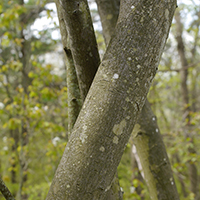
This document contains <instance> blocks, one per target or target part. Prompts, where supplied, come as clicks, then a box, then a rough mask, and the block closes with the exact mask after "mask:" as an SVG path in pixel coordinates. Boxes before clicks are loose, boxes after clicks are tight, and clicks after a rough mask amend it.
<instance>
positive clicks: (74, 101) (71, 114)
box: [56, 1, 82, 137]
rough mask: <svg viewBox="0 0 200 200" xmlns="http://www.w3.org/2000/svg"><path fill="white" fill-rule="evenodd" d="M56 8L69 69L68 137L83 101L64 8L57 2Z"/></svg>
mask: <svg viewBox="0 0 200 200" xmlns="http://www.w3.org/2000/svg"><path fill="white" fill-rule="evenodd" d="M56 8H57V13H58V19H59V26H60V33H61V38H62V44H63V49H64V51H65V56H66V57H65V58H66V67H67V94H68V137H69V136H70V133H71V130H72V128H73V126H74V124H75V122H76V119H77V117H78V114H79V112H80V109H81V106H82V101H81V97H80V90H79V86H78V80H77V75H76V69H75V66H74V61H73V57H72V53H71V50H70V47H69V46H70V45H69V39H68V32H67V27H66V25H65V22H64V18H65V16H64V13H63V12H62V10H63V9H62V7H61V5H60V4H59V3H58V1H56Z"/></svg>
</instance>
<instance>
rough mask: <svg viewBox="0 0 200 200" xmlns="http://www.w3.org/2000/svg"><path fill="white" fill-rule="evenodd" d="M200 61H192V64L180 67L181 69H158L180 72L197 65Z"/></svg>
mask: <svg viewBox="0 0 200 200" xmlns="http://www.w3.org/2000/svg"><path fill="white" fill-rule="evenodd" d="M199 63H200V61H198V62H196V63H192V64H190V65H188V66H185V67H184V68H180V69H164V70H158V72H180V71H183V70H188V69H189V68H192V67H195V66H196V65H198V64H199Z"/></svg>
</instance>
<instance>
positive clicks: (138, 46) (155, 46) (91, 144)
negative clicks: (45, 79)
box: [47, 0, 176, 200]
mask: <svg viewBox="0 0 200 200" xmlns="http://www.w3.org/2000/svg"><path fill="white" fill-rule="evenodd" d="M60 2H62V3H63V5H64V3H65V2H63V1H60ZM175 8H176V1H175V0H174V1H171V2H165V1H158V0H154V1H151V2H149V1H148V2H147V1H146V0H145V1H135V2H134V4H133V2H132V1H126V2H125V1H122V4H121V11H120V17H119V20H118V23H117V26H116V31H115V33H114V35H113V37H112V39H111V42H110V44H109V46H108V49H107V52H106V54H105V56H104V59H103V61H102V63H101V65H100V68H99V70H98V72H97V74H96V76H95V79H94V81H93V84H92V86H91V88H90V91H89V93H88V95H87V98H86V101H85V102H84V105H83V107H82V109H81V112H80V114H79V117H78V119H77V121H76V123H75V126H74V129H73V131H72V135H71V137H70V140H69V142H68V144H67V146H66V149H65V152H64V154H63V157H62V159H61V162H60V164H59V166H58V169H57V171H56V174H55V177H54V180H53V182H52V185H51V188H50V191H49V193H48V196H47V199H48V200H50V199H60V200H61V199H70V200H73V199H105V196H106V193H107V191H108V190H109V188H110V187H111V184H112V181H113V178H114V175H115V172H116V170H117V166H118V164H119V162H120V159H121V156H122V154H123V150H124V148H125V146H126V144H127V142H128V139H129V137H130V135H131V133H132V130H133V127H134V125H135V123H136V121H137V116H138V114H139V113H140V111H141V108H142V107H143V105H144V103H145V99H146V95H147V93H148V90H149V87H150V84H151V82H152V79H153V77H154V76H155V74H156V71H157V67H158V63H159V60H160V56H161V54H162V52H163V48H164V46H165V42H166V39H167V36H168V33H169V28H170V26H171V21H172V17H173V14H174V10H175ZM71 15H72V16H73V15H74V13H73V12H69V16H71ZM149 15H151V16H152V18H149ZM153 21H157V22H158V23H153ZM151 22H152V23H151ZM72 52H73V51H72Z"/></svg>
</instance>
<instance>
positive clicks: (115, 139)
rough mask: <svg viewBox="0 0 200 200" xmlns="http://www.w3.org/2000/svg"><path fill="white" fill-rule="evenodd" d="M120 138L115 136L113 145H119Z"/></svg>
mask: <svg viewBox="0 0 200 200" xmlns="http://www.w3.org/2000/svg"><path fill="white" fill-rule="evenodd" d="M118 141H119V138H118V137H117V136H114V138H113V143H115V144H118Z"/></svg>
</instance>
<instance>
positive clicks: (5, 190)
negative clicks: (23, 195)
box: [0, 177, 15, 200]
mask: <svg viewBox="0 0 200 200" xmlns="http://www.w3.org/2000/svg"><path fill="white" fill-rule="evenodd" d="M0 191H1V193H2V194H3V196H4V197H5V199H6V200H15V198H14V197H13V195H12V194H11V192H10V190H9V189H8V188H7V187H6V185H5V183H4V182H3V180H2V179H1V177H0Z"/></svg>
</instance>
